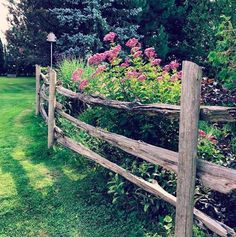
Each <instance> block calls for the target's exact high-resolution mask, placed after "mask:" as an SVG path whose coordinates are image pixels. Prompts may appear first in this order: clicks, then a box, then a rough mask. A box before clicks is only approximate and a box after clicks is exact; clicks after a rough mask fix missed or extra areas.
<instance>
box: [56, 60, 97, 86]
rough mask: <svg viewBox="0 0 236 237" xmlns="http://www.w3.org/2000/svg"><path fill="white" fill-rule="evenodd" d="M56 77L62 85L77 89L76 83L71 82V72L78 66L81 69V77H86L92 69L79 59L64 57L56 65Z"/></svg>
mask: <svg viewBox="0 0 236 237" xmlns="http://www.w3.org/2000/svg"><path fill="white" fill-rule="evenodd" d="M57 68H58V77H59V78H60V81H61V82H62V84H63V86H64V87H66V88H70V89H72V90H74V91H76V90H78V85H77V84H76V83H74V82H73V80H72V74H73V72H74V71H76V70H77V69H78V68H82V69H83V77H84V78H85V79H86V78H88V77H90V75H91V74H92V73H93V72H94V69H93V68H92V67H90V66H88V65H86V64H85V62H83V61H82V60H79V59H64V60H62V61H61V62H60V63H59V64H58V65H57Z"/></svg>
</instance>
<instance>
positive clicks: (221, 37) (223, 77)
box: [208, 16, 236, 89]
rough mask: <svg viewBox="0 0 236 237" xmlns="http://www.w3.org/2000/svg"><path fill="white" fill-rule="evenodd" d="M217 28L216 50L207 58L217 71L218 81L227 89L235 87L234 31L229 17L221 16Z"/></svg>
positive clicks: (235, 45) (235, 52)
mask: <svg viewBox="0 0 236 237" xmlns="http://www.w3.org/2000/svg"><path fill="white" fill-rule="evenodd" d="M221 18H222V22H221V24H220V25H219V27H218V32H217V34H216V37H217V38H218V40H217V42H216V48H215V50H214V51H211V52H210V54H209V56H208V58H209V61H210V62H211V63H212V65H213V66H214V67H215V68H216V69H217V71H218V79H219V80H220V81H221V82H222V83H223V84H224V85H225V86H226V87H228V88H232V89H233V88H235V85H236V29H235V27H234V26H233V24H232V23H231V21H230V17H226V16H222V17H221Z"/></svg>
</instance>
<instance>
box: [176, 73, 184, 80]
mask: <svg viewBox="0 0 236 237" xmlns="http://www.w3.org/2000/svg"><path fill="white" fill-rule="evenodd" d="M177 75H178V78H179V79H181V78H182V76H183V72H182V71H179V72H177Z"/></svg>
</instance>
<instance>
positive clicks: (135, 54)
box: [133, 51, 142, 58]
mask: <svg viewBox="0 0 236 237" xmlns="http://www.w3.org/2000/svg"><path fill="white" fill-rule="evenodd" d="M141 55H142V51H137V52H136V53H134V55H133V57H134V58H138V57H140V56H141Z"/></svg>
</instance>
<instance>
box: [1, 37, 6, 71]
mask: <svg viewBox="0 0 236 237" xmlns="http://www.w3.org/2000/svg"><path fill="white" fill-rule="evenodd" d="M4 66H5V57H4V48H3V44H2V40H1V39H0V75H1V74H3V73H4Z"/></svg>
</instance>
